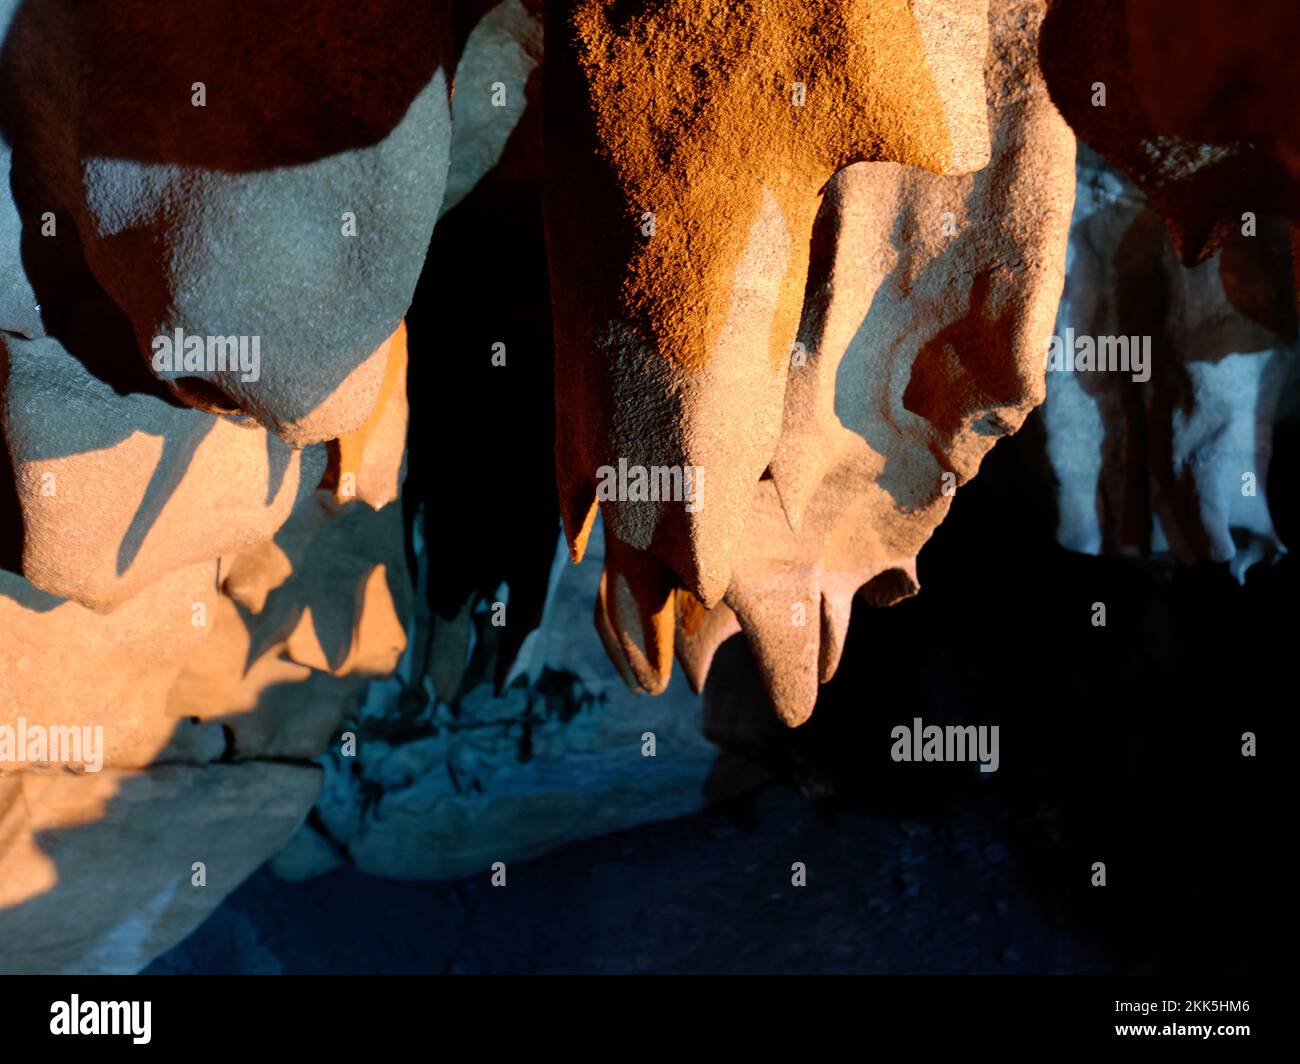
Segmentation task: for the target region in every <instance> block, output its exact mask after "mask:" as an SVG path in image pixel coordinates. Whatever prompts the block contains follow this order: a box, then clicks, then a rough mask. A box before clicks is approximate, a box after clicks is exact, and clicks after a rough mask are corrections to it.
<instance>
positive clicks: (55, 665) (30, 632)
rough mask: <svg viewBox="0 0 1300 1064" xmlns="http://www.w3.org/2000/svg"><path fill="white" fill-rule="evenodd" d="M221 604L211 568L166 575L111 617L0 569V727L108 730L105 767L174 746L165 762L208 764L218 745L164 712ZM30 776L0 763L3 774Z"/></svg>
mask: <svg viewBox="0 0 1300 1064" xmlns="http://www.w3.org/2000/svg"><path fill="white" fill-rule="evenodd" d="M216 603H217V565H216V562H214V561H213V562H201V563H198V564H195V565H190V566H187V567H186V568H183V569H178V570H176V571H175V572H173V573H169V574H168V575H167V576H165V577H162V578H161V579H159V580H158V581H156V582H155V583H153V584H151V585H150V586H149V587H148V588H146V589H145V590H144V591H142V592H141V593H140V594H138V595H136V596H135V597H134V598H132V599H131V600H130V601H129V602H127V603H125V604H123V605H122V606H121V607H120V608H119V609H118V610H117V611H116V612H115V613H112V614H109V615H107V616H106V615H102V614H99V613H95V612H93V611H91V610H88V609H85V608H84V607H82V606H80V605H78V604H77V603H75V602H68V601H65V600H62V599H57V598H54V597H53V596H51V595H48V594H46V593H45V592H43V591H40V590H38V589H36V588H34V587H32V585H31V584H29V583H28V582H27V581H25V580H23V579H22V578H21V577H18V576H14V575H13V574H12V573H8V572H5V571H3V570H0V725H8V726H11V727H12V726H15V725H16V722H17V720H18V718H19V717H22V718H24V719H26V720H27V721H28V722H29V723H32V724H39V725H42V726H74V727H82V726H88V727H93V726H95V725H99V726H102V727H103V729H104V732H103V737H104V765H105V766H106V767H108V768H139V767H143V766H145V765H149V764H151V763H152V762H153V761H154V760H155V759H157V758H159V757H160V756H163V754H164V752H165V751H168V747H169V744H172V743H173V742H176V743H179V744H180V747H181V749H179V750H174V751H169V752H168V756H181V757H183V756H186V750H185V748H186V747H187V746H189V747H190V751H189V755H188V756H190V757H191V758H193V757H196V756H198V757H205V756H208V755H209V754H210V753H211V752H212V745H211V743H210V742H208V741H206V740H205V739H204V738H203V737H202V736H191V735H189V734H188V733H189V731H190V728H189V726H187V725H185V726H183V725H182V723H181V722H179V721H177V720H175V719H173V718H169V717H167V716H166V715H165V713H164V705H165V699H166V695H167V689H168V688H169V687H170V686H171V684H172V682H173V681H174V680H175V679H176V677H177V675H178V674H179V673H180V671H181V669H182V668H183V666H184V663H185V659H186V657H187V656H188V655H190V654H192V653H195V652H201V651H200V649H199V648H200V647H201V646H202V644H203V641H204V639H205V637H206V636H207V634H208V631H209V629H208V625H209V624H210V623H211V621H212V619H213V617H214V616H215V614H216ZM196 619H198V620H203V621H204V623H203V624H195V623H194V622H195V621H196ZM196 743H197V747H196V746H194V744H196ZM220 749H221V747H220V743H219V742H218V743H217V744H216V751H215V752H216V754H218V755H219V753H220ZM30 767H31V766H29V765H27V764H0V771H6V770H19V769H28V768H30ZM50 771H51V772H56V773H61V772H62V766H59V765H55V766H53V767H52V768H51V769H50Z"/></svg>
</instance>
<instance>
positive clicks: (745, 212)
mask: <svg viewBox="0 0 1300 1064" xmlns="http://www.w3.org/2000/svg"><path fill="white" fill-rule="evenodd" d="M547 17H548V25H547V38H546V40H547V54H546V85H545V119H546V122H547V128H546V163H547V168H548V177H549V180H548V186H547V241H548V247H549V249H550V253H551V270H552V279H553V280H552V296H553V300H554V305H555V322H556V327H557V335H556V344H557V351H556V366H557V379H556V406H557V414H558V424H559V427H560V431H559V435H558V436H557V441H556V462H557V470H558V477H559V491H560V501H561V512H562V515H563V517H564V523H565V529H566V531H567V533H568V536H569V541H570V544H571V546H572V549H573V553H574V557H575V558H577V557H581V555H582V550H583V544H584V542H585V540H586V536H587V532H588V530H589V529H590V527H591V521H592V519H593V516H594V513H595V506H596V503H597V493H596V480H597V478H598V477H599V475H600V469H601V467H607V466H608V467H616V466H618V464H619V461H620V459H623V460H625V461H626V462H627V463H628V464H629V465H632V466H640V467H644V468H646V469H650V468H654V467H676V468H679V469H680V468H681V467H686V466H689V467H702V468H703V469H704V470H705V471H706V472H707V474H708V486H707V491H708V502H707V504H706V505H704V506H702V507H700V508H698V509H697V510H695V511H693V512H687V511H686V510H685V509H683V508H682V507H681V506H679V505H672V504H654V505H652V504H643V503H640V502H630V503H629V502H627V501H625V500H618V499H608V500H605V501H604V502H603V504H602V511H603V513H604V517H605V520H606V522H607V524H608V527H609V531H610V533H611V535H612V536H614V537H617V538H618V539H620V540H621V541H623V542H624V543H626V544H627V545H628V546H630V547H634V548H636V549H638V550H645V551H649V552H650V553H652V554H654V555H655V556H656V557H658V558H659V559H660V560H661V561H662V562H663V563H664V564H666V565H667V566H669V567H670V568H671V569H672V570H673V571H674V572H675V573H676V574H677V576H678V578H679V579H680V581H681V582H682V583H683V585H684V586H685V587H686V588H687V589H688V590H690V591H692V592H693V593H694V594H696V595H697V597H699V598H700V599H701V600H702V601H704V602H705V604H706V605H709V606H713V605H716V604H717V602H718V601H719V600H720V599H721V598H722V596H723V594H724V593H725V592H726V590H727V586H728V584H729V583H730V575H731V570H732V564H733V557H734V554H735V552H736V550H737V547H738V545H739V543H740V540H741V536H742V534H743V531H744V527H745V522H746V519H747V515H748V512H749V508H750V506H751V503H752V498H753V493H754V490H755V486H756V485H757V483H758V481H759V478H760V477H761V476H762V474H763V471H764V469H765V468H766V467H767V465H768V463H769V461H770V460H771V457H772V455H773V453H774V450H775V447H776V443H777V437H778V433H779V431H780V427H781V408H782V398H783V395H784V392H785V386H786V376H787V367H788V364H789V355H790V351H791V345H792V343H793V342H794V339H795V332H796V329H797V326H798V320H799V311H800V303H801V299H802V295H803V289H804V280H805V274H806V270H807V255H808V251H807V249H808V245H809V237H810V235H811V233H812V227H813V219H814V217H815V215H816V213H817V208H818V197H819V193H820V192H821V190H822V188H823V186H824V185H825V184H826V182H827V181H828V180H829V179H830V177H831V176H832V175H833V174H834V173H835V171H836V170H838V169H840V168H841V167H843V166H845V165H847V164H849V163H852V162H855V161H858V160H865V159H875V160H895V161H898V162H906V163H912V164H916V165H919V166H923V167H926V168H928V169H930V170H934V171H936V172H942V173H963V172H968V171H971V170H976V169H978V168H979V167H981V166H982V165H984V163H985V162H987V160H988V151H989V145H988V133H987V120H986V117H985V113H984V86H983V77H982V72H983V65H984V54H985V50H986V47H987V5H986V3H985V2H984V0H944V2H926V3H917V4H904V3H902V2H899V0H879V2H874V0H873V2H851V3H850V2H844V3H841V2H836V3H831V4H822V5H814V6H810V5H807V4H802V3H794V2H791V3H785V2H781V3H773V4H769V5H766V6H764V7H762V8H754V9H751V10H750V11H748V12H747V13H746V16H745V17H744V18H743V19H740V18H733V17H731V16H730V15H728V14H725V13H724V11H723V8H722V7H721V6H720V5H717V4H715V3H712V2H709V0H680V2H674V3H667V4H659V5H653V6H647V7H633V6H622V7H610V6H609V5H606V4H601V3H597V2H595V0H590V2H586V0H584V2H581V3H577V4H574V5H570V6H567V7H561V6H557V7H554V8H551V9H548V12H547Z"/></svg>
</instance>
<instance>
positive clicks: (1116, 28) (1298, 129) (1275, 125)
mask: <svg viewBox="0 0 1300 1064" xmlns="http://www.w3.org/2000/svg"><path fill="white" fill-rule="evenodd" d="M1297 56H1300V12H1297V10H1296V6H1295V4H1293V3H1290V2H1289V0H1261V2H1260V3H1256V4H1251V5H1250V6H1249V7H1248V8H1237V7H1233V6H1230V5H1225V4H1221V3H1217V2H1216V0H1189V2H1187V3H1183V4H1177V5H1169V4H1152V3H1142V2H1139V0H1061V2H1059V3H1056V4H1054V5H1053V9H1052V13H1051V16H1050V17H1049V19H1048V20H1047V23H1046V25H1045V26H1044V29H1043V43H1042V63H1043V70H1044V72H1045V74H1046V77H1047V82H1048V85H1049V86H1050V88H1051V92H1052V98H1053V99H1054V100H1055V101H1056V104H1057V106H1058V107H1059V108H1060V109H1061V113H1062V114H1063V115H1064V116H1065V118H1066V120H1067V121H1068V122H1069V123H1070V125H1071V126H1072V127H1073V128H1074V131H1075V132H1076V133H1077V134H1078V135H1079V138H1080V139H1081V140H1083V141H1084V142H1086V143H1087V144H1088V145H1089V147H1091V148H1093V149H1095V150H1096V151H1098V152H1100V153H1101V155H1103V156H1104V157H1105V158H1106V159H1107V161H1108V162H1110V163H1111V164H1112V165H1114V166H1116V167H1118V168H1119V169H1120V170H1122V171H1123V172H1124V173H1125V174H1127V175H1128V176H1129V178H1130V179H1132V180H1133V181H1134V182H1136V184H1137V185H1138V186H1139V187H1140V188H1141V189H1142V191H1143V193H1144V194H1145V195H1146V196H1147V197H1148V198H1149V200H1150V202H1151V205H1152V206H1153V207H1154V209H1155V210H1156V211H1157V212H1158V213H1159V214H1160V216H1161V217H1162V218H1163V219H1164V221H1165V223H1166V224H1167V225H1168V227H1169V231H1170V236H1171V239H1172V240H1173V243H1174V247H1175V249H1176V250H1177V252H1178V254H1179V256H1180V257H1181V259H1182V261H1183V262H1184V264H1185V265H1189V266H1190V265H1194V264H1196V263H1198V262H1201V261H1203V260H1204V259H1205V258H1206V257H1208V256H1209V255H1210V254H1211V253H1212V252H1213V251H1214V250H1215V249H1216V248H1217V247H1218V246H1219V245H1220V243H1221V242H1222V240H1223V238H1224V237H1225V236H1226V235H1227V234H1228V233H1229V232H1230V231H1232V230H1236V231H1240V227H1241V225H1242V223H1243V221H1244V217H1243V216H1244V214H1245V213H1246V212H1250V213H1251V214H1252V215H1254V216H1255V217H1257V218H1259V217H1263V216H1264V215H1266V214H1281V215H1285V216H1288V217H1290V218H1292V219H1293V220H1294V219H1300V180H1298V179H1300V122H1297V120H1296V117H1295V108H1294V107H1293V106H1292V101H1293V99H1294V97H1295V93H1296V90H1297V88H1300V59H1298V58H1297ZM1099 87H1104V90H1103V91H1104V98H1103V97H1101V96H1099V95H1098V91H1099Z"/></svg>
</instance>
